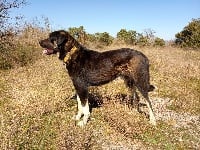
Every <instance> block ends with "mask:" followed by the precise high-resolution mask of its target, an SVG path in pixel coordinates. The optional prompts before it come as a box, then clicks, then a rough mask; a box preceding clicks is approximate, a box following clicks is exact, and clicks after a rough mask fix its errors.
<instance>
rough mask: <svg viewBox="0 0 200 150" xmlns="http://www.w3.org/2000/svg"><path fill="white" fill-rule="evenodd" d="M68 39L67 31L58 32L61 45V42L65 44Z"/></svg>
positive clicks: (58, 41)
mask: <svg viewBox="0 0 200 150" xmlns="http://www.w3.org/2000/svg"><path fill="white" fill-rule="evenodd" d="M66 41H67V35H66V32H64V31H60V32H59V34H58V36H57V45H61V44H63V43H64V42H66Z"/></svg>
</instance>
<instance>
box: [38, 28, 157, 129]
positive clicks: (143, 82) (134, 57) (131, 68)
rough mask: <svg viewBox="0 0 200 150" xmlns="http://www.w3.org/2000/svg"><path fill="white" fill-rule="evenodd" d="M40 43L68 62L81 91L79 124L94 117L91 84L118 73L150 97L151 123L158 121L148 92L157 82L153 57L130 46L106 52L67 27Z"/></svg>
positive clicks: (131, 88) (76, 84)
mask: <svg viewBox="0 0 200 150" xmlns="http://www.w3.org/2000/svg"><path fill="white" fill-rule="evenodd" d="M39 44H40V46H41V47H42V48H44V49H45V50H44V51H43V53H44V54H47V55H51V54H56V53H59V59H60V60H62V61H63V62H64V64H65V65H66V69H67V70H68V74H69V76H70V78H71V80H72V82H73V85H74V87H75V90H76V92H77V103H78V111H77V115H76V116H75V120H76V121H77V122H78V123H77V125H79V126H81V127H83V126H84V125H86V124H87V122H88V119H89V117H90V111H89V110H90V109H89V102H88V87H89V86H98V85H102V84H106V83H109V82H110V81H112V80H114V79H116V78H117V77H122V79H124V81H125V84H126V85H127V87H128V89H129V90H130V92H132V93H133V96H134V95H135V97H138V96H137V93H136V91H135V87H136V88H137V89H138V90H139V91H140V93H141V94H142V96H143V97H144V99H145V100H146V105H147V107H148V110H149V119H150V123H151V124H153V125H156V119H155V116H154V113H153V110H152V105H151V102H150V100H149V96H148V92H149V91H152V90H153V89H154V86H153V85H150V83H149V80H150V75H149V60H148V58H147V57H146V56H145V55H144V54H143V53H141V52H139V51H137V50H133V49H129V48H121V49H117V50H110V51H105V52H97V51H94V50H90V49H87V48H85V47H83V46H82V45H81V44H80V43H79V42H78V41H76V40H75V39H74V38H73V37H72V36H71V35H70V34H69V33H68V32H67V31H64V30H59V31H54V32H52V33H50V34H49V37H48V38H47V39H44V40H41V41H39Z"/></svg>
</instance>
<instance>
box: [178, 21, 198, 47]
mask: <svg viewBox="0 0 200 150" xmlns="http://www.w3.org/2000/svg"><path fill="white" fill-rule="evenodd" d="M175 36H176V40H175V43H176V45H180V46H181V47H191V48H199V47H200V18H199V19H192V21H191V22H190V23H189V24H188V25H187V26H185V27H184V29H183V30H182V31H181V32H179V33H177V34H176V35H175Z"/></svg>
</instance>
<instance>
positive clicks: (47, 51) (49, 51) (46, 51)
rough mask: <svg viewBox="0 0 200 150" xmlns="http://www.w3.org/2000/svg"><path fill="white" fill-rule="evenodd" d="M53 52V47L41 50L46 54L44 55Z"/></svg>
mask: <svg viewBox="0 0 200 150" xmlns="http://www.w3.org/2000/svg"><path fill="white" fill-rule="evenodd" d="M53 53H54V50H53V49H47V48H46V49H44V50H43V54H46V55H51V54H53Z"/></svg>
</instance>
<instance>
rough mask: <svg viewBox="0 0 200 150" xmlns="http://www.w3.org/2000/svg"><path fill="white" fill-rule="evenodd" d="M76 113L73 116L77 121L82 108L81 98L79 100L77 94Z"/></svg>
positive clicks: (81, 113) (80, 115)
mask: <svg viewBox="0 0 200 150" xmlns="http://www.w3.org/2000/svg"><path fill="white" fill-rule="evenodd" d="M76 100H77V110H78V111H77V115H76V116H75V120H76V121H79V120H80V119H81V117H82V115H83V109H82V105H81V100H80V97H79V96H78V94H77V98H76Z"/></svg>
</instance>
